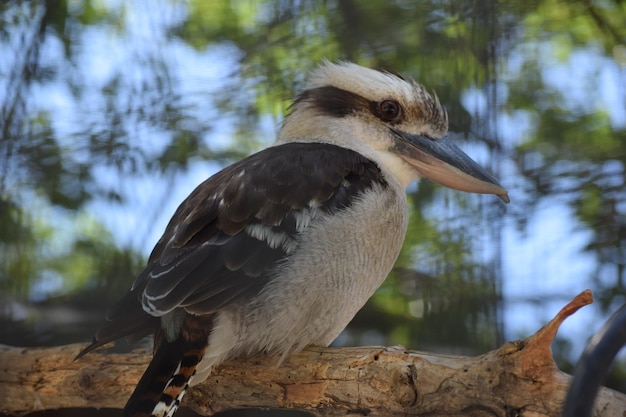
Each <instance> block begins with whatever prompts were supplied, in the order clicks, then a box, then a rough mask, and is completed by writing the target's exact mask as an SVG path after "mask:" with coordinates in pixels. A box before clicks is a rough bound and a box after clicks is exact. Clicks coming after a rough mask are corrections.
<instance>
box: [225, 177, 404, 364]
mask: <svg viewBox="0 0 626 417" xmlns="http://www.w3.org/2000/svg"><path fill="white" fill-rule="evenodd" d="M407 217H408V216H407V204H406V196H405V194H404V190H399V189H395V188H393V187H390V186H388V185H384V186H383V185H374V186H373V187H372V188H371V189H370V190H368V191H366V192H364V193H363V194H361V195H360V196H358V199H357V201H355V202H354V203H353V204H352V205H351V206H350V207H348V208H346V209H344V210H342V211H340V212H336V213H333V214H328V215H323V216H318V217H316V218H315V219H314V221H312V222H311V224H310V225H309V226H308V228H307V232H306V233H303V234H302V236H301V237H300V241H299V243H298V248H297V249H296V250H295V251H294V252H293V253H292V255H291V256H290V257H289V258H288V259H287V260H286V261H285V263H284V264H282V265H281V266H280V268H278V269H277V270H276V273H275V275H274V276H273V277H272V278H271V280H270V282H269V283H268V284H267V285H266V287H265V288H264V289H263V291H262V292H261V293H260V294H259V295H258V296H256V297H255V298H254V299H252V300H251V302H250V303H249V304H247V305H245V306H239V307H238V312H237V313H236V314H232V313H230V314H229V317H230V318H229V319H228V320H229V321H230V322H233V323H232V326H233V328H237V329H238V330H236V332H237V333H238V334H239V338H238V341H237V348H236V349H234V351H238V352H240V351H244V352H246V353H252V352H255V351H261V350H265V351H269V352H275V353H277V354H279V355H285V354H287V353H290V352H292V351H295V350H299V349H301V348H303V347H304V346H306V345H309V344H321V345H328V344H330V342H332V341H333V340H334V339H335V338H336V337H337V336H338V335H339V333H340V332H341V331H342V330H343V329H344V328H345V327H346V325H347V324H348V323H349V322H350V320H352V318H353V317H354V315H355V314H356V313H357V311H358V310H359V309H360V308H361V307H362V306H363V305H364V304H365V302H366V301H367V300H368V299H369V298H370V297H371V296H372V294H373V293H374V292H375V291H376V289H377V288H378V287H379V286H380V285H381V284H382V282H383V281H384V279H385V278H386V277H387V275H388V274H389V272H390V270H391V268H392V267H393V265H394V262H395V261H396V259H397V257H398V254H399V252H400V248H401V246H402V242H403V240H404V236H405V233H406V228H407Z"/></svg>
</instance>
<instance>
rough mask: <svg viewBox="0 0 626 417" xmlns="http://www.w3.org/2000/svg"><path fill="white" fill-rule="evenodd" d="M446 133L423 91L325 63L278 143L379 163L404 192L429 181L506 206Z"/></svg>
mask: <svg viewBox="0 0 626 417" xmlns="http://www.w3.org/2000/svg"><path fill="white" fill-rule="evenodd" d="M447 131H448V116H447V114H446V112H445V110H444V109H443V108H442V107H441V104H440V103H439V100H438V98H437V96H435V95H433V94H430V93H429V92H428V91H427V90H426V88H424V86H422V85H421V84H418V83H416V82H415V81H412V80H405V79H404V78H402V77H400V76H398V75H395V74H392V73H390V72H386V71H380V70H375V69H370V68H365V67H361V66H359V65H356V64H353V63H348V62H340V63H330V62H324V63H323V64H322V65H321V66H320V67H318V68H317V69H316V70H315V71H314V72H313V73H312V74H311V77H310V79H309V83H308V84H307V86H306V88H305V90H304V91H303V92H302V93H300V94H299V95H298V96H297V97H296V99H295V101H294V103H293V105H292V106H291V112H290V114H289V115H288V116H287V117H286V118H285V121H284V122H283V126H282V128H281V131H280V134H279V137H278V143H286V142H322V143H331V144H335V145H339V146H342V147H345V148H349V149H353V150H355V151H357V152H359V153H361V154H363V155H364V156H366V157H368V158H370V159H372V160H373V161H375V162H377V163H378V164H379V165H380V166H381V168H382V169H384V170H386V171H388V172H390V173H391V174H392V175H393V176H394V177H395V178H396V179H397V180H398V181H399V182H400V184H402V185H403V186H405V187H406V186H407V185H408V184H409V183H410V182H412V181H414V180H416V179H418V178H420V177H424V178H428V179H429V180H431V181H433V182H436V183H438V184H441V185H444V186H447V187H450V188H454V189H457V190H461V191H467V192H474V193H482V194H496V195H498V196H499V197H500V198H501V199H502V200H503V201H505V202H508V200H509V199H508V195H507V192H506V190H505V189H503V188H502V187H501V186H500V184H498V182H497V181H496V180H495V179H494V178H493V177H491V176H490V175H489V174H488V173H487V172H486V171H485V170H484V169H483V168H482V167H481V166H480V165H478V164H477V163H476V162H474V161H473V160H472V159H471V158H470V157H469V156H467V155H466V154H465V153H464V152H463V151H461V149H459V148H458V147H457V146H456V145H454V144H453V143H452V142H450V141H449V140H448V139H446V133H447Z"/></svg>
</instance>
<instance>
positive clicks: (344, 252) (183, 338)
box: [79, 62, 508, 417]
mask: <svg viewBox="0 0 626 417" xmlns="http://www.w3.org/2000/svg"><path fill="white" fill-rule="evenodd" d="M447 128H448V118H447V115H446V112H445V110H444V109H443V108H442V107H441V105H440V103H439V100H438V99H437V97H436V96H435V95H433V94H430V93H429V92H428V91H427V90H426V89H425V88H424V87H423V86H422V85H420V84H418V83H416V82H414V81H411V80H405V79H403V78H402V77H400V76H397V75H395V74H392V73H390V72H386V71H380V70H374V69H368V68H364V67H361V66H358V65H356V64H352V63H347V62H341V63H329V62H325V63H323V64H322V65H321V66H320V67H318V68H317V69H316V70H315V71H314V72H313V73H312V74H311V76H310V79H309V82H308V84H307V86H306V88H305V90H304V91H302V92H301V93H300V94H299V95H298V96H297V97H296V98H295V100H294V102H293V104H292V105H291V107H290V113H289V115H288V116H287V117H286V118H285V120H284V122H283V123H282V127H281V129H280V132H279V134H278V139H277V141H276V143H275V144H274V145H272V146H270V147H268V148H267V149H265V150H262V151H260V152H258V153H256V154H253V155H251V156H249V157H247V158H245V159H243V160H241V161H239V162H237V163H234V164H233V165H230V166H228V167H226V168H224V169H223V170H222V171H220V172H218V173H217V174H215V175H213V176H212V177H210V178H209V179H207V180H206V181H204V182H203V183H202V184H200V185H199V186H198V187H197V188H196V189H195V190H194V191H193V192H192V193H191V195H189V197H187V199H186V200H185V201H183V203H182V204H181V205H180V207H178V209H177V210H176V212H175V214H174V216H173V217H172V219H171V221H170V222H169V224H168V225H167V228H166V229H165V233H164V234H163V236H162V237H161V239H160V240H159V242H158V243H157V244H156V246H155V248H154V250H153V251H152V254H151V255H150V258H149V261H148V265H147V266H146V268H145V269H144V270H143V272H142V273H141V274H140V275H139V277H138V278H137V279H136V281H135V282H134V284H133V285H132V287H131V289H130V291H129V292H128V293H127V294H126V295H125V296H124V297H123V298H122V300H121V301H120V302H119V303H118V304H117V305H115V306H114V307H113V308H112V309H111V310H110V311H109V313H108V315H107V319H108V323H107V324H106V325H105V326H104V327H103V328H102V329H101V330H100V331H98V332H97V334H96V336H95V338H94V341H93V343H92V344H91V345H90V346H88V347H87V348H86V349H84V350H83V351H82V352H81V354H80V355H79V356H82V355H83V354H85V353H87V352H89V351H91V350H93V349H94V348H96V347H98V346H101V345H104V344H105V343H108V342H111V341H113V340H116V339H118V338H121V337H129V338H130V339H132V340H136V339H138V338H140V337H143V336H145V335H148V334H151V333H152V334H154V357H153V359H152V362H151V363H150V365H149V366H148V368H147V370H146V372H145V373H144V375H143V377H142V378H141V380H140V381H139V383H138V385H137V387H136V389H135V391H134V393H133V394H132V395H131V397H130V399H129V400H128V403H127V404H126V407H125V414H124V415H125V416H159V417H161V416H171V415H172V414H173V413H174V412H175V410H176V408H177V407H178V405H179V404H180V401H181V399H182V397H183V395H184V394H185V392H186V390H187V389H188V387H189V386H192V385H195V384H198V383H200V382H202V381H203V380H204V379H206V378H207V376H208V375H209V373H210V372H211V368H212V367H213V366H215V365H217V364H219V363H220V362H222V361H224V360H226V359H230V358H234V357H237V356H241V355H249V354H254V353H258V352H267V353H269V354H272V355H276V356H277V358H278V359H279V360H280V359H282V358H284V357H285V356H286V355H289V354H290V353H292V352H295V351H298V350H299V349H302V348H303V347H305V346H307V345H323V346H327V345H328V344H330V343H331V342H332V341H333V339H335V338H336V337H337V335H339V333H340V332H341V331H342V330H343V329H344V328H345V327H346V325H347V324H348V322H350V320H351V319H352V317H353V316H354V315H355V314H356V313H357V311H358V310H359V309H360V308H361V307H362V306H363V304H365V302H366V301H367V300H368V298H370V296H371V295H372V294H373V293H374V291H376V289H377V288H378V287H379V286H380V285H381V283H382V282H383V280H384V279H385V277H386V276H387V274H388V273H389V271H390V270H391V268H392V266H393V264H394V262H395V260H396V258H397V257H398V254H399V252H400V247H401V246H402V242H403V240H404V235H405V232H406V229H407V223H408V208H407V200H406V192H405V188H406V187H407V186H408V185H409V184H410V183H411V182H413V181H415V180H417V179H419V178H422V177H423V178H427V179H429V180H431V181H433V182H435V183H438V184H442V185H445V186H447V187H450V188H454V189H457V190H462V191H468V192H474V193H486V194H496V195H498V196H499V197H500V198H501V199H502V200H503V201H505V202H508V196H507V192H506V190H504V189H503V188H502V187H501V186H500V185H499V184H498V182H497V181H496V180H495V179H494V178H492V177H491V176H490V175H489V174H487V173H486V172H485V171H484V170H483V169H482V168H481V167H480V166H479V165H478V164H477V163H475V162H474V161H473V160H472V159H470V158H469V157H468V156H467V155H466V154H464V153H463V152H462V151H461V150H460V149H459V148H458V147H456V146H455V145H454V144H452V143H451V142H449V141H448V140H447V139H446V138H445V136H446V132H447Z"/></svg>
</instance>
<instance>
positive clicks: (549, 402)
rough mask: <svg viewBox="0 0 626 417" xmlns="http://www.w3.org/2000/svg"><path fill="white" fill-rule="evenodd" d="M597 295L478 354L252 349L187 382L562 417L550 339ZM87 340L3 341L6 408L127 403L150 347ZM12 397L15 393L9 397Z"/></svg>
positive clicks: (458, 411)
mask: <svg viewBox="0 0 626 417" xmlns="http://www.w3.org/2000/svg"><path fill="white" fill-rule="evenodd" d="M591 302H592V297H591V292H589V291H585V292H583V293H581V294H580V295H579V296H578V297H576V298H575V299H574V300H573V301H572V302H570V303H569V304H568V305H567V306H565V307H564V308H563V309H562V310H561V311H560V312H559V313H558V315H557V316H556V317H555V318H554V319H553V320H552V321H551V322H550V323H548V324H547V325H546V326H545V327H543V328H542V329H540V330H539V331H538V332H537V333H536V334H534V335H533V336H531V337H529V338H527V339H526V340H523V341H516V342H511V343H507V344H505V345H504V346H502V347H501V348H499V349H497V350H494V351H491V352H488V353H486V354H484V355H481V356H478V357H460V356H447V355H436V354H429V353H423V352H415V351H407V350H405V349H404V348H399V347H392V348H383V347H363V348H315V347H311V348H308V349H306V350H305V351H303V352H301V353H299V354H296V355H292V356H291V357H290V358H289V359H288V360H287V361H285V362H284V363H283V364H282V365H281V366H279V367H277V366H275V362H274V359H272V358H269V357H266V356H255V357H251V358H247V359H238V360H236V361H231V362H229V363H226V364H224V365H222V366H220V367H218V368H217V369H215V371H214V372H213V374H212V375H211V376H210V377H209V379H208V380H207V381H206V382H205V383H203V384H201V385H199V386H198V387H195V388H194V389H192V390H190V392H189V394H188V395H187V397H186V398H185V400H184V402H183V403H184V405H186V406H188V407H191V408H192V409H194V410H196V411H197V412H199V413H200V414H203V415H211V414H213V413H215V412H217V411H221V410H224V409H229V408H236V407H288V408H298V409H303V410H308V411H310V412H312V413H313V414H316V415H319V416H338V415H346V414H357V415H368V416H400V415H402V416H408V415H415V416H419V415H428V416H468V415H469V416H506V417H509V416H526V417H529V416H533V417H539V416H554V417H556V416H558V415H559V414H560V410H561V407H562V402H563V399H564V397H565V393H566V389H567V384H568V382H569V381H570V378H571V377H570V376H568V375H566V374H564V373H562V372H561V371H559V370H558V368H557V367H556V364H555V363H554V360H553V358H552V353H551V350H550V344H551V343H552V341H553V340H554V337H555V336H556V332H557V330H558V328H559V326H560V325H561V323H562V322H563V320H565V319H566V318H567V317H568V316H569V315H571V314H573V313H574V312H575V311H577V310H578V309H579V308H580V307H582V306H584V305H587V304H589V303H591ZM81 347H82V346H79V345H69V346H62V347H58V348H41V349H21V348H13V347H6V346H5V347H1V348H0V369H2V373H1V376H0V393H1V394H0V396H6V397H7V398H5V399H4V401H0V413H6V414H8V415H10V416H20V415H24V414H26V413H28V412H31V411H35V410H49V409H58V408H83V407H89V408H93V407H96V408H101V407H110V408H121V406H122V405H123V404H124V403H125V402H126V399H127V398H128V396H129V395H130V393H131V392H132V390H133V388H134V386H135V384H136V382H137V381H138V379H139V377H140V376H141V374H142V373H143V371H144V369H145V367H146V365H147V363H148V362H149V360H150V355H149V354H146V352H142V353H133V354H124V355H121V354H102V353H94V354H90V355H87V356H86V357H84V358H81V359H80V360H78V361H74V360H73V359H74V356H75V355H76V354H77V353H78V352H79V350H80V348H81ZM8 398H10V399H11V400H10V401H7V399H8ZM622 415H626V396H624V395H623V394H620V393H617V392H615V391H612V390H609V389H606V388H603V389H602V390H601V391H600V393H599V395H598V397H597V401H596V407H595V413H594V416H607V417H613V416H622Z"/></svg>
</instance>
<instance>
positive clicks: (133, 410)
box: [124, 338, 207, 417]
mask: <svg viewBox="0 0 626 417" xmlns="http://www.w3.org/2000/svg"><path fill="white" fill-rule="evenodd" d="M206 348H207V339H206V338H205V339H204V340H195V341H193V340H183V338H178V339H177V340H175V341H174V342H171V343H168V342H163V343H161V345H160V346H159V347H158V349H157V350H156V352H155V354H154V357H153V358H152V361H151V362H150V365H149V366H148V368H147V369H146V372H145V373H144V374H143V376H142V377H141V379H140V380H139V383H138V384H137V387H136V388H135V391H134V392H133V394H132V395H131V396H130V398H129V399H128V402H127V403H126V406H125V407H124V417H171V416H172V415H174V412H175V411H176V410H177V409H178V407H179V405H180V402H181V401H182V399H183V396H184V395H185V394H186V392H187V389H188V388H189V384H190V383H191V380H192V379H193V377H194V375H195V373H196V367H197V365H198V363H199V362H200V360H202V357H203V356H204V353H205V351H206Z"/></svg>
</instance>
